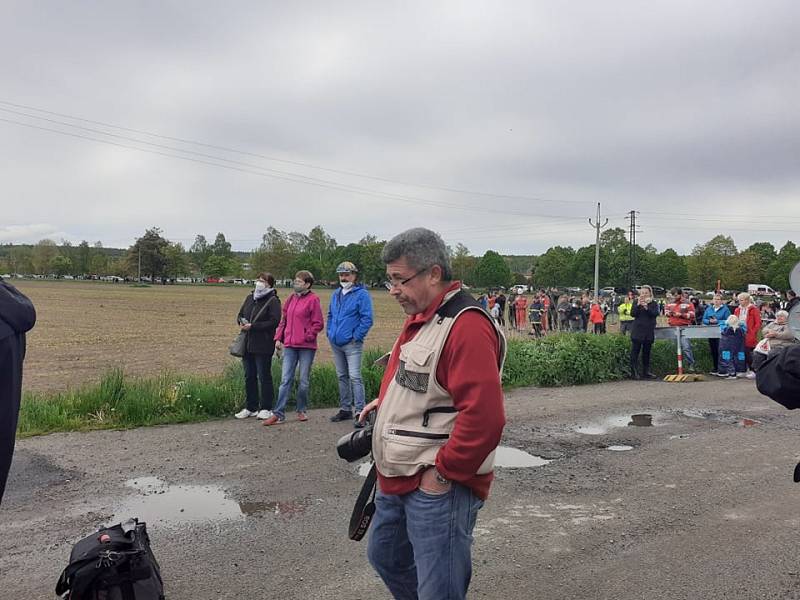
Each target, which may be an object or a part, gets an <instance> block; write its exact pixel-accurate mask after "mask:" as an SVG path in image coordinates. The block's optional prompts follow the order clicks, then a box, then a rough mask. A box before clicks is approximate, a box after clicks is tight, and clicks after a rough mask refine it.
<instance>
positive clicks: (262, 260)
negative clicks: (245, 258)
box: [250, 226, 295, 279]
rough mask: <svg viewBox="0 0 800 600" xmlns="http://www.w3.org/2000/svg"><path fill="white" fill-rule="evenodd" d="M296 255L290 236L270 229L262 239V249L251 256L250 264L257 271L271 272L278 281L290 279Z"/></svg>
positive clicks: (273, 228)
mask: <svg viewBox="0 0 800 600" xmlns="http://www.w3.org/2000/svg"><path fill="white" fill-rule="evenodd" d="M294 258H295V254H294V251H293V248H292V244H291V242H290V239H289V236H288V235H287V234H286V233H285V232H283V231H281V230H280V229H276V228H275V227H271V226H270V227H268V228H267V232H266V233H265V234H264V235H263V236H262V238H261V246H260V248H259V249H258V250H257V251H256V252H254V253H253V254H252V255H251V258H250V263H251V264H252V265H253V268H254V269H255V270H257V271H269V272H271V273H272V274H273V275H274V276H275V277H276V278H277V279H288V278H290V277H292V276H293V275H294V272H293V271H292V270H291V264H292V261H293V260H294Z"/></svg>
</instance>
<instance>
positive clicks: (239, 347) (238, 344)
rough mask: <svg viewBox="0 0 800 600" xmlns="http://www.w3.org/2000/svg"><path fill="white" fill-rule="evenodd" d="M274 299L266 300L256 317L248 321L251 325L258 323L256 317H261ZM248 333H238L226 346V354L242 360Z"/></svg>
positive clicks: (245, 350)
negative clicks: (228, 353)
mask: <svg viewBox="0 0 800 600" xmlns="http://www.w3.org/2000/svg"><path fill="white" fill-rule="evenodd" d="M274 299H275V296H273V297H272V298H270V299H269V300H267V303H266V304H265V305H264V306H262V307H261V310H259V311H258V312H257V313H256V316H255V317H253V320H252V321H250V322H251V323H255V322H256V321H258V317H260V316H261V313H263V312H264V311H265V310H267V307H268V306H269V303H270V302H272V301H273V300H274ZM248 333H249V332H247V331H240V332H239V334H238V335H237V336H236V337H235V338H234V339H233V342H232V343H231V345H230V346H228V352H230V353H231V355H232V356H236V357H238V358H242V357H243V356H244V354H245V352H247V334H248Z"/></svg>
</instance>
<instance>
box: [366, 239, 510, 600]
mask: <svg viewBox="0 0 800 600" xmlns="http://www.w3.org/2000/svg"><path fill="white" fill-rule="evenodd" d="M381 258H382V260H383V262H384V263H386V275H387V278H388V280H389V282H390V284H389V287H390V290H389V293H390V294H391V295H392V296H393V297H394V298H395V299H396V300H397V302H398V303H399V304H400V306H401V307H402V308H403V311H404V312H405V313H406V315H408V317H407V319H406V321H405V323H404V325H403V330H402V332H401V333H400V336H399V337H398V339H397V341H396V342H395V344H394V346H393V348H392V351H391V353H390V354H389V358H388V364H387V367H386V371H385V373H384V376H383V380H382V381H381V387H380V393H379V396H378V398H377V399H375V400H373V401H372V402H370V403H369V404H368V405H367V406H366V407H365V408H364V410H363V411H362V412H361V419H362V420H363V419H364V418H365V417H366V415H367V414H368V413H370V412H371V411H373V410H375V409H377V410H378V413H377V419H376V422H375V426H374V430H373V440H372V441H373V443H372V452H373V456H374V458H375V466H376V467H377V475H378V492H377V496H376V499H375V507H376V511H375V515H374V517H373V521H372V529H371V532H370V538H369V544H368V550H367V554H368V557H369V560H370V563H371V564H372V566H373V567H374V568H375V570H376V571H377V572H378V574H379V575H380V576H381V578H382V579H383V582H384V583H385V584H386V587H387V588H389V591H390V592H391V593H392V595H393V596H394V597H395V598H403V599H412V598H413V599H423V600H434V599H435V600H441V599H442V598H450V599H451V600H457V599H461V598H465V597H466V594H467V588H468V587H469V582H470V578H471V576H472V557H471V546H472V530H473V528H474V527H475V520H476V518H477V515H478V510H479V509H480V508H481V506H483V503H484V501H485V500H486V498H487V496H488V495H489V487H490V486H491V483H492V479H493V478H494V475H493V465H494V452H495V449H496V448H497V445H498V444H499V443H500V437H501V435H502V433H503V427H504V426H505V412H504V409H503V389H502V387H501V384H500V373H501V372H502V368H503V362H504V360H505V346H506V344H505V337H504V336H503V333H502V331H501V330H500V329H499V327H498V326H497V325H496V324H495V322H494V321H493V319H491V318H490V317H489V316H488V315H487V314H486V312H485V311H484V310H482V309H481V308H480V306H479V305H478V303H477V302H476V301H475V300H474V299H473V298H472V297H471V296H470V295H469V294H467V293H466V292H464V291H462V290H461V282H459V281H453V280H452V276H451V269H450V260H449V257H448V253H447V247H446V246H445V244H444V242H443V241H442V238H440V237H439V236H438V235H437V234H436V233H434V232H433V231H430V230H428V229H423V228H417V229H410V230H408V231H405V232H403V233H401V234H399V235H397V236H396V237H395V238H394V239H392V240H390V241H389V242H388V243H387V244H386V246H385V247H384V250H383V254H382V256H381ZM414 439H416V440H418V441H417V442H416V443H415V442H413V440H414ZM409 440H411V441H412V443H409ZM421 441H426V442H428V443H424V444H420V443H419V442H421Z"/></svg>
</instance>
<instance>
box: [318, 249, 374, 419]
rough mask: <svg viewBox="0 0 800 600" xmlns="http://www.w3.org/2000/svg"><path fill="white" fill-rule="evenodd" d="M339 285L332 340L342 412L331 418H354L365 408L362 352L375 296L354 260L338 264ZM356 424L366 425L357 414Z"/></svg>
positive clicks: (330, 321)
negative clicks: (369, 289) (360, 278)
mask: <svg viewBox="0 0 800 600" xmlns="http://www.w3.org/2000/svg"><path fill="white" fill-rule="evenodd" d="M336 273H337V274H338V275H339V286H340V287H339V289H338V290H336V291H335V292H334V293H333V296H331V303H330V306H329V307H328V325H327V327H328V341H330V343H331V350H333V363H334V365H335V366H336V376H337V377H338V378H339V412H337V413H336V414H335V415H333V416H332V417H331V421H334V422H336V421H350V420H351V419H353V417H354V414H353V408H352V407H353V405H355V416H358V413H360V412H361V410H362V409H363V408H364V382H363V381H362V379H361V356H362V354H363V352H364V338H366V337H367V333H368V332H369V330H370V327H372V298H370V295H369V292H368V291H367V290H366V288H364V286H363V285H362V284H360V283H357V279H358V269H357V268H356V266H355V265H354V264H353V263H351V262H350V261H345V262H343V263H341V264H340V265H339V266H338V267H336ZM354 426H355V427H356V428H359V427H363V425H362V424H360V423H359V422H358V419H357V418H356V419H355V421H354Z"/></svg>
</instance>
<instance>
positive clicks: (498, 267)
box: [475, 250, 511, 288]
mask: <svg viewBox="0 0 800 600" xmlns="http://www.w3.org/2000/svg"><path fill="white" fill-rule="evenodd" d="M510 284H511V269H510V268H509V267H508V263H507V262H506V260H505V259H504V258H503V257H502V256H500V255H499V254H498V253H497V252H495V251H494V250H487V251H486V253H485V254H484V255H483V257H482V258H481V259H480V260H479V261H478V264H477V265H476V266H475V285H477V286H479V287H486V288H490V287H498V286H503V287H507V286H508V285H510Z"/></svg>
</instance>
